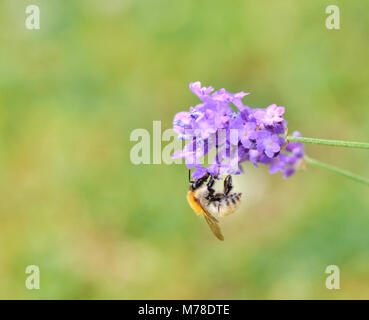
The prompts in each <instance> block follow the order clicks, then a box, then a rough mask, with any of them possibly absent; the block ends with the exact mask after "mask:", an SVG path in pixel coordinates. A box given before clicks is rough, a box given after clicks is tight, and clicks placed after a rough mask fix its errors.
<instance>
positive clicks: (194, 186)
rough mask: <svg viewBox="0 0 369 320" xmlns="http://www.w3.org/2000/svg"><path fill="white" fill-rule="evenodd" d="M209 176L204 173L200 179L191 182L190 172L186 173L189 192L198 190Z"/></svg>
mask: <svg viewBox="0 0 369 320" xmlns="http://www.w3.org/2000/svg"><path fill="white" fill-rule="evenodd" d="M208 177H209V174H208V173H206V174H205V175H204V176H203V177H202V178H200V179H197V180H194V181H192V180H191V170H189V171H188V181H189V183H190V190H192V191H194V190H196V189H197V188H200V187H201V186H202V185H203V184H204V183H205V182H206V180H208Z"/></svg>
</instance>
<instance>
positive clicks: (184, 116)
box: [172, 81, 304, 179]
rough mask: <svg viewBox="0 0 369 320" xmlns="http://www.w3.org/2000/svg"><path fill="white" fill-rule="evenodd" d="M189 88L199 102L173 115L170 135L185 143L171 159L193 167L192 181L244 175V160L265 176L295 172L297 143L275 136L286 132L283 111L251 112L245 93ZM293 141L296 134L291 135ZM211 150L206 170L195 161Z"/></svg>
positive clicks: (194, 85) (299, 148)
mask: <svg viewBox="0 0 369 320" xmlns="http://www.w3.org/2000/svg"><path fill="white" fill-rule="evenodd" d="M190 89H191V90H192V92H193V93H194V94H196V95H197V96H198V97H199V99H200V100H201V101H202V103H200V104H198V105H197V106H195V107H191V108H190V110H189V111H188V112H186V111H183V112H179V113H177V114H176V115H175V116H174V120H173V129H174V131H175V132H177V133H178V138H179V139H182V140H189V143H188V144H187V145H186V146H185V147H184V149H183V150H179V151H176V152H175V153H174V154H173V155H172V157H173V158H184V159H185V161H186V165H187V167H188V168H190V169H192V168H195V170H194V171H193V173H192V177H193V178H194V179H199V178H201V177H202V176H204V175H205V174H206V172H208V173H210V174H212V175H215V174H216V173H218V174H220V175H222V174H239V173H241V172H242V171H243V170H242V167H241V163H243V162H246V161H250V162H251V163H253V164H254V165H255V166H256V167H257V166H258V164H264V165H268V166H269V171H270V173H276V172H278V171H281V172H282V173H283V176H284V177H289V176H291V175H292V174H293V173H294V172H295V171H296V169H297V167H298V165H299V163H300V161H301V160H302V158H303V157H304V149H303V144H302V143H296V142H290V143H287V145H286V142H285V139H284V138H282V137H281V136H280V135H283V134H284V133H285V132H286V128H287V122H286V121H285V119H284V118H283V114H284V112H285V108H284V107H278V106H277V105H276V104H272V105H270V106H268V107H267V108H265V109H251V108H250V107H248V106H245V105H244V104H243V102H242V99H243V98H244V97H245V96H246V95H248V94H249V93H245V92H243V91H242V92H239V93H235V94H232V93H229V92H228V91H226V90H225V89H220V90H218V91H215V92H213V91H214V89H213V87H201V83H200V82H199V81H197V82H194V83H190ZM232 106H233V107H232ZM234 110H237V112H235V111H234ZM294 136H300V134H299V133H298V132H295V133H294ZM284 147H285V148H284ZM212 150H215V157H214V159H213V161H212V163H211V165H209V166H208V167H207V168H206V167H205V166H203V165H201V161H200V159H201V158H202V157H204V156H205V155H207V154H208V153H209V152H210V151H212Z"/></svg>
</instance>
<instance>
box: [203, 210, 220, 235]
mask: <svg viewBox="0 0 369 320" xmlns="http://www.w3.org/2000/svg"><path fill="white" fill-rule="evenodd" d="M204 218H205V220H206V222H207V223H208V225H209V227H210V230H211V231H212V232H213V233H214V235H215V236H216V237H217V238H218V239H219V240H222V241H223V240H224V237H223V234H222V230H220V227H219V224H218V220H217V219H216V218H215V217H214V216H212V215H211V214H210V213H209V212H208V211H207V210H205V209H204Z"/></svg>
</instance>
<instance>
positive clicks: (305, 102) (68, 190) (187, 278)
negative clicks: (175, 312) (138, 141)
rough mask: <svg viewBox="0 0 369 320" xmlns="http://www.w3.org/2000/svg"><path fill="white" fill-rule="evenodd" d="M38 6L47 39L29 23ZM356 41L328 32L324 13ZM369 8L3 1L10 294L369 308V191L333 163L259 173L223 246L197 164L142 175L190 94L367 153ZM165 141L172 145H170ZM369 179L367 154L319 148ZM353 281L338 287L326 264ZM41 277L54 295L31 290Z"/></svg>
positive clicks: (249, 169)
mask: <svg viewBox="0 0 369 320" xmlns="http://www.w3.org/2000/svg"><path fill="white" fill-rule="evenodd" d="M29 4H37V5H39V6H40V10H41V29H40V30H38V31H30V30H27V29H26V28H25V24H24V21H25V17H26V15H25V8H26V6H27V5H29ZM330 4H336V5H338V6H339V8H340V10H341V29H340V30H328V29H326V27H325V19H326V17H327V14H326V13H325V8H326V7H327V6H328V5H330ZM368 9H369V2H366V1H354V2H348V1H342V0H336V1H333V2H332V1H309V2H308V1H306V2H304V3H301V2H299V3H297V2H296V1H292V0H284V1H282V2H279V1H278V2H277V1H275V2H271V1H266V0H261V1H251V0H250V1H245V0H242V1H232V2H226V1H222V2H221V1H218V2H217V1H210V0H206V1H195V0H191V1H173V0H156V1H154V0H130V1H128V0H127V1H124V0H121V1H118V0H107V1H101V0H79V1H72V0H68V1H67V0H48V1H40V0H38V1H37V0H33V1H30V0H27V1H26V0H16V1H14V0H1V1H0V26H1V28H0V191H1V198H0V298H2V299H5V298H10V299H18V298H24V299H40V298H42V299H59V298H60V299H66V298H70V299H83V298H87V299H100V298H101V299H176V298H177V299H198V298H202V299H261V298H265V299H288V298H297V299H300V298H301V299H304V298H306V299H312V298H318V299H342V298H349V299H352V298H358V299H364V298H366V299H368V298H369V197H368V195H369V193H368V191H369V189H368V188H367V187H365V186H362V185H359V184H356V183H355V182H351V181H349V180H345V178H341V177H339V176H335V175H334V174H331V173H329V172H324V171H322V170H321V169H317V168H310V167H309V168H308V169H307V170H306V171H304V172H299V173H298V174H296V175H295V176H293V177H292V178H290V179H288V180H285V179H283V178H282V177H281V175H280V174H277V175H270V174H269V173H268V171H267V169H266V168H259V169H256V168H254V167H253V166H252V165H246V166H245V171H246V172H245V174H244V175H242V176H239V177H237V178H236V181H235V185H236V189H237V190H239V191H242V192H243V194H244V196H245V198H244V202H243V206H242V208H241V209H240V210H239V211H238V212H237V213H236V214H234V215H232V216H230V217H228V218H226V219H223V220H222V228H223V232H224V235H225V238H226V240H225V242H224V243H221V242H219V241H218V240H217V239H216V238H215V237H213V236H212V235H211V233H210V231H209V230H208V227H207V226H206V224H205V222H204V221H203V220H202V219H200V218H199V217H197V216H196V215H195V214H194V213H193V212H192V211H191V209H190V208H189V206H188V204H187V202H186V199H185V195H186V192H187V187H188V183H187V170H186V167H185V166H184V165H169V166H168V165H164V164H163V165H138V166H135V165H133V164H132V163H131V162H130V157H129V155H130V149H131V148H132V146H133V145H134V144H135V143H134V142H130V139H129V137H130V133H131V132H132V130H134V129H136V128H146V129H148V130H149V131H150V132H151V131H152V121H153V120H161V121H162V128H163V130H165V129H167V128H170V127H171V123H172V118H173V115H174V114H175V113H176V112H178V111H182V110H186V109H187V108H188V107H189V106H190V105H195V104H197V103H198V100H197V98H196V97H195V96H194V95H193V94H192V93H191V92H190V90H189V89H188V84H189V82H191V81H196V80H200V81H202V82H203V84H204V85H212V86H214V87H215V88H222V87H225V88H227V89H228V90H229V91H230V92H238V91H241V90H245V91H248V92H251V93H252V94H251V95H250V96H248V97H246V98H245V99H244V102H245V103H246V104H248V105H250V106H251V107H265V106H267V105H269V104H271V103H277V104H279V105H283V106H286V109H287V112H286V117H287V119H288V120H289V129H290V131H293V130H300V131H301V132H302V133H303V134H304V135H305V136H310V137H321V138H327V139H346V140H354V141H355V140H356V141H363V142H365V141H368V140H369V139H368V138H369V134H368V133H369V111H368V110H369V109H368V102H369V97H368V85H369V74H368V66H369V65H368V56H369V45H368V29H369V21H368V19H367V14H366V13H367V12H368ZM165 144H166V143H163V146H165ZM307 152H308V154H309V155H310V156H312V157H316V158H318V159H320V160H322V161H325V162H328V163H332V164H335V165H338V166H341V167H343V168H346V169H349V170H352V171H354V172H356V173H360V174H362V175H365V176H367V177H369V168H368V160H369V154H368V152H366V151H363V150H347V149H346V150H345V149H340V148H330V147H320V146H312V145H309V146H307ZM331 264H335V265H337V266H339V268H340V271H341V289H340V290H328V289H326V287H325V280H326V277H327V276H328V275H327V274H325V269H326V267H327V266H328V265H331ZM28 265H37V266H39V267H40V271H41V289H40V290H27V289H26V288H25V279H26V276H27V275H26V274H25V269H26V266H28Z"/></svg>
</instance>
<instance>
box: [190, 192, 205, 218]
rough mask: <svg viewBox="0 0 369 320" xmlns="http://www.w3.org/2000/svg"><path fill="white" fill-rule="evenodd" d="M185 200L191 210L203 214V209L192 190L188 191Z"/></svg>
mask: <svg viewBox="0 0 369 320" xmlns="http://www.w3.org/2000/svg"><path fill="white" fill-rule="evenodd" d="M187 201H188V203H189V204H190V206H191V208H192V210H193V211H195V212H196V213H197V214H198V215H204V210H203V209H202V207H201V206H200V204H199V203H198V202H197V201H196V200H195V197H194V195H193V192H192V191H188V193H187Z"/></svg>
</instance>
